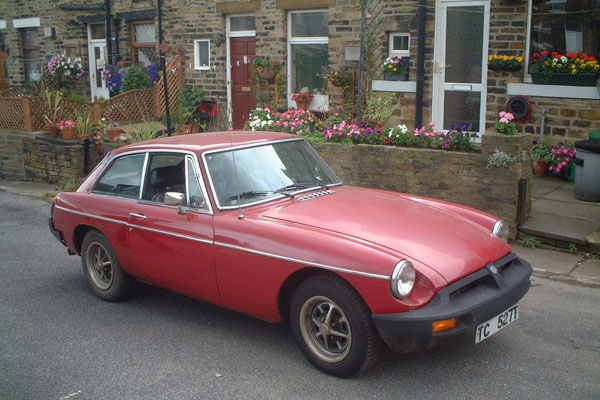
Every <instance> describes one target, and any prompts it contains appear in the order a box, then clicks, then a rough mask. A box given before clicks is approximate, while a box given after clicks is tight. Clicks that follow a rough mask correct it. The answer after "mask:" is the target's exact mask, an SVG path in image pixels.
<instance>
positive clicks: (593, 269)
mask: <svg viewBox="0 0 600 400" xmlns="http://www.w3.org/2000/svg"><path fill="white" fill-rule="evenodd" d="M550 179H552V178H550ZM535 186H536V185H535V184H534V193H539V192H536V189H535ZM542 186H543V187H546V186H545V185H542ZM59 190H60V189H59V188H58V187H57V185H54V184H48V183H36V182H23V181H10V180H6V179H0V191H4V192H9V193H14V194H19V195H24V196H31V197H36V198H39V199H42V200H45V201H48V202H51V201H52V199H53V198H54V195H55V194H56V193H58V192H59ZM558 190H560V189H558ZM549 193H550V192H549ZM561 196H562V194H561ZM539 199H540V198H539V197H537V198H536V199H534V205H535V204H536V203H535V202H536V201H538V200H539ZM548 200H551V199H548ZM552 201H553V200H552ZM573 203H574V204H578V203H577V201H573ZM538 204H545V202H543V203H538ZM590 204H592V205H591V207H592V208H590V210H591V211H590V210H587V211H584V212H583V214H582V215H583V216H585V215H586V214H585V213H588V214H587V215H591V214H589V213H596V212H598V214H597V215H598V216H600V204H599V203H590ZM569 207H571V205H569V206H568V207H567V208H569ZM534 208H535V207H534ZM562 208H564V207H562ZM577 208H578V206H573V210H577ZM577 212H579V211H577ZM536 215H537V214H535V213H534V214H533V216H534V218H535V216H536ZM594 215H596V214H594ZM599 221H600V219H599ZM573 225H575V224H573ZM567 239H569V238H567ZM569 240H570V239H569ZM511 246H512V247H513V249H514V251H515V252H516V253H517V254H518V255H519V256H521V257H523V258H524V259H525V260H527V261H528V262H529V263H530V264H531V265H532V266H533V274H534V276H536V277H538V278H543V279H550V280H554V281H561V282H567V283H572V284H576V285H581V286H588V287H594V288H600V256H598V255H596V254H593V253H589V252H581V251H575V250H574V249H571V251H567V250H564V249H560V248H556V247H551V246H548V245H546V244H542V245H541V247H537V248H531V247H526V246H523V245H522V244H519V243H511Z"/></svg>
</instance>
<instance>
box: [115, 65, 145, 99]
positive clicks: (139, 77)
mask: <svg viewBox="0 0 600 400" xmlns="http://www.w3.org/2000/svg"><path fill="white" fill-rule="evenodd" d="M151 87H152V81H151V80H150V77H149V76H148V74H147V73H146V67H144V66H143V65H142V64H135V65H132V66H130V67H129V68H127V70H126V71H125V74H124V75H123V86H121V93H124V92H126V91H128V90H133V89H147V88H151Z"/></svg>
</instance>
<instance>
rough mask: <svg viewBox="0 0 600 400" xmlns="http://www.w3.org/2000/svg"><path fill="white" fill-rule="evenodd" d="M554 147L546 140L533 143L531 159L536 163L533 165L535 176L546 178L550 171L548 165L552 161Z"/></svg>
mask: <svg viewBox="0 0 600 400" xmlns="http://www.w3.org/2000/svg"><path fill="white" fill-rule="evenodd" d="M551 149H552V147H551V146H550V144H549V143H548V140H546V139H544V140H542V141H541V142H538V141H537V140H534V141H533V147H532V148H531V159H532V160H533V161H534V162H535V164H534V165H533V173H534V174H535V176H546V172H547V171H548V163H550V162H551V161H552V152H551Z"/></svg>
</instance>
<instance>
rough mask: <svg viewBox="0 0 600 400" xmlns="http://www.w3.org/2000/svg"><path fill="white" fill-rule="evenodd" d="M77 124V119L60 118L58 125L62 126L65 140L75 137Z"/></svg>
mask: <svg viewBox="0 0 600 400" xmlns="http://www.w3.org/2000/svg"><path fill="white" fill-rule="evenodd" d="M76 126H77V123H76V122H75V121H71V120H70V119H67V120H60V121H59V122H58V127H59V128H60V130H61V132H62V135H63V139H65V140H71V139H73V138H74V137H75V127H76Z"/></svg>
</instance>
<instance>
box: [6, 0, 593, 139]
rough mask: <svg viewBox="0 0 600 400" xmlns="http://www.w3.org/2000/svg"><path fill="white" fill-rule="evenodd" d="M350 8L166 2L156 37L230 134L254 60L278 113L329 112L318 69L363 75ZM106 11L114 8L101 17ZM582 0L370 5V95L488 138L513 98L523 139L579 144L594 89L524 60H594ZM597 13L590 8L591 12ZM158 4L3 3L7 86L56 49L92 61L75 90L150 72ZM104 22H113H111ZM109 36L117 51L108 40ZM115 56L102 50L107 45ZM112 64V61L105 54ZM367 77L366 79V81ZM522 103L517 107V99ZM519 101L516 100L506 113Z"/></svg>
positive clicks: (269, 1)
mask: <svg viewBox="0 0 600 400" xmlns="http://www.w3.org/2000/svg"><path fill="white" fill-rule="evenodd" d="M358 3H359V2H357V1H356V0H304V1H293V0H237V1H215V0H206V1H193V0H163V1H162V28H163V31H164V35H163V38H164V42H166V43H168V44H169V46H170V50H168V51H167V58H169V57H172V56H173V55H174V51H175V50H177V49H181V50H182V52H183V54H184V64H185V70H186V84H188V85H193V86H200V87H201V88H202V89H203V90H204V91H205V93H206V95H207V96H208V97H209V98H212V99H215V100H216V99H218V100H219V101H220V102H223V103H225V102H227V103H228V108H229V110H231V111H232V113H231V118H232V120H233V123H234V125H235V126H236V127H241V126H242V125H243V122H244V120H245V119H246V117H247V115H248V112H249V111H250V110H251V109H252V108H253V107H254V105H255V104H256V103H255V100H254V94H253V84H252V82H251V81H250V79H251V74H250V62H251V60H252V59H253V57H254V56H270V57H271V58H272V59H273V60H275V61H277V62H279V63H281V65H282V70H281V72H282V75H283V77H284V79H283V82H284V87H283V95H282V96H281V99H280V102H279V107H280V108H288V107H294V106H295V102H294V101H293V100H292V99H291V96H292V94H293V93H294V92H297V91H300V90H302V89H308V90H310V91H312V92H313V93H315V94H316V96H315V99H314V100H313V102H312V103H311V108H312V109H315V110H316V109H319V110H326V109H327V108H331V107H332V106H333V105H334V104H336V102H338V101H339V99H340V92H336V90H337V89H336V88H332V87H330V88H329V90H328V89H327V85H326V84H325V83H324V81H323V79H322V78H321V77H319V76H317V73H319V72H322V69H323V68H328V69H330V70H337V71H347V72H351V73H355V74H358V66H359V63H358V61H357V60H358V48H359V45H360V31H361V10H360V7H358V6H357V4H358ZM105 4H108V5H109V6H110V9H109V10H106V9H105ZM590 4H592V2H583V1H581V0H551V1H546V0H469V1H466V0H387V1H383V0H371V1H370V2H369V7H368V15H367V26H366V31H367V33H368V35H367V47H368V50H369V54H372V55H371V56H370V61H369V62H368V63H367V67H368V72H369V75H370V80H369V84H370V85H371V88H372V89H373V91H374V93H380V94H383V93H388V92H392V93H396V94H397V101H398V103H397V109H396V111H395V114H394V116H393V117H392V120H391V121H388V123H389V124H392V123H393V124H395V123H405V124H407V125H408V127H409V128H413V127H415V126H422V125H424V124H425V123H427V122H428V121H434V122H435V123H436V126H438V127H443V128H445V129H447V128H449V127H450V126H451V125H452V124H455V123H465V122H472V123H473V124H474V125H475V126H476V127H478V128H479V130H480V131H481V132H483V131H485V130H486V129H487V130H488V131H489V130H491V129H492V127H493V125H494V124H495V122H496V120H497V113H498V112H499V111H501V110H504V109H505V108H506V106H507V103H508V102H509V100H510V99H511V98H512V97H513V96H521V97H519V98H517V99H516V100H517V102H516V104H517V105H518V106H519V107H517V109H518V110H520V111H523V107H525V110H524V112H525V114H528V112H527V111H528V109H529V111H530V115H528V116H527V115H525V116H524V117H523V119H522V122H521V123H520V124H519V130H520V131H521V132H524V133H530V134H534V135H539V134H540V133H541V129H542V128H541V126H543V133H544V135H546V137H550V138H551V139H553V140H570V141H574V140H577V139H580V138H583V137H586V136H587V134H588V132H589V131H590V130H591V129H594V128H600V95H599V91H598V89H597V88H596V87H577V86H552V85H544V84H541V85H539V84H532V83H531V76H530V75H529V73H528V72H527V59H528V56H529V55H531V54H533V53H534V52H536V51H542V50H551V51H552V50H555V51H558V52H561V53H566V52H577V51H584V52H587V53H589V54H592V55H595V56H600V44H599V41H600V40H599V38H600V34H599V32H598V31H599V27H600V10H599V6H598V5H597V4H596V5H590ZM594 4H595V3H594ZM156 5H157V2H156V1H155V0H121V1H118V2H117V1H112V0H105V1H101V0H97V1H95V2H84V1H77V0H51V1H43V0H5V1H3V2H2V4H0V43H1V44H2V46H3V48H4V49H5V50H6V52H7V54H8V57H7V64H6V75H7V78H8V81H9V83H10V85H11V86H19V85H23V84H24V83H25V81H26V80H28V79H36V78H38V77H39V74H40V71H41V65H42V63H44V62H46V61H47V57H48V56H49V55H51V54H54V53H57V52H66V53H67V54H68V55H71V56H76V55H79V56H81V57H83V58H84V60H85V61H86V62H87V63H89V64H88V65H89V74H88V76H86V79H85V83H84V84H81V89H82V90H83V91H85V94H86V96H89V97H93V96H104V97H107V96H108V92H107V89H106V86H105V84H104V82H103V81H102V79H101V78H100V72H101V71H102V69H103V67H104V66H105V65H106V64H107V63H108V62H111V61H112V62H113V63H114V62H116V61H119V60H126V61H133V62H141V63H146V64H148V63H152V62H156V61H157V60H158V57H159V51H158V39H157V35H158V18H157V17H158V13H157V8H156ZM107 15H109V16H110V18H109V21H110V23H109V24H106V16H107ZM107 28H108V29H109V30H110V36H112V40H111V41H109V42H107V40H106V36H107V35H106V32H107ZM107 45H109V46H107ZM109 53H110V54H109ZM392 53H393V54H398V55H403V56H408V57H410V60H411V67H410V72H409V80H408V81H405V82H401V81H397V82H390V81H385V80H383V70H382V68H381V63H382V62H383V60H384V59H385V57H387V56H388V55H389V54H392ZM492 54H502V55H512V56H520V57H524V59H525V68H524V69H523V70H521V71H514V72H511V71H492V70H489V69H488V67H487V59H488V56H489V55H492ZM371 79H372V80H371ZM522 96H524V97H522ZM512 103H515V101H514V100H513V101H512V102H511V104H512Z"/></svg>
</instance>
